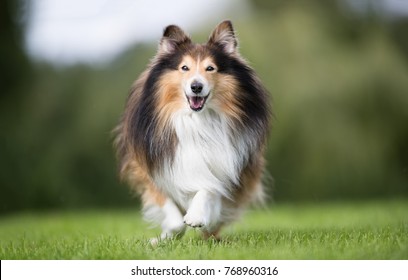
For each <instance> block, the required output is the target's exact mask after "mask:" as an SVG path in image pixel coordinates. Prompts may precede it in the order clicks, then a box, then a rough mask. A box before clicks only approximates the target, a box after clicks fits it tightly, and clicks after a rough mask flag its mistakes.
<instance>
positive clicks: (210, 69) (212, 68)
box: [205, 66, 215, 72]
mask: <svg viewBox="0 0 408 280" xmlns="http://www.w3.org/2000/svg"><path fill="white" fill-rule="evenodd" d="M214 70H215V68H214V67H212V66H208V67H207V68H205V71H207V72H212V71H214Z"/></svg>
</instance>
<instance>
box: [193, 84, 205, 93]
mask: <svg viewBox="0 0 408 280" xmlns="http://www.w3.org/2000/svg"><path fill="white" fill-rule="evenodd" d="M191 90H192V91H193V92H194V93H195V94H199V93H201V91H202V90H203V84H202V83H200V82H197V81H194V82H193V83H192V84H191Z"/></svg>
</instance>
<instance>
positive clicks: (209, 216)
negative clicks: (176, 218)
mask: <svg viewBox="0 0 408 280" xmlns="http://www.w3.org/2000/svg"><path fill="white" fill-rule="evenodd" d="M220 216H221V196H220V195H219V194H214V193H210V192H208V191H206V190H200V191H198V192H197V193H196V195H195V196H194V198H193V199H192V201H191V203H190V206H189V208H188V210H187V214H186V215H185V216H184V223H185V224H186V225H188V226H191V227H203V228H204V229H206V230H211V229H212V228H213V227H215V226H216V225H217V224H218V222H219V220H220Z"/></svg>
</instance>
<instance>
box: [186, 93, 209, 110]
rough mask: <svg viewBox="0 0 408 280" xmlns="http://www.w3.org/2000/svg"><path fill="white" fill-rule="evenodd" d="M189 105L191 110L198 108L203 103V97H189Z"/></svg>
mask: <svg viewBox="0 0 408 280" xmlns="http://www.w3.org/2000/svg"><path fill="white" fill-rule="evenodd" d="M189 99H190V107H191V109H193V110H199V109H201V108H202V107H203V105H204V100H205V99H204V97H199V96H193V97H190V98H189Z"/></svg>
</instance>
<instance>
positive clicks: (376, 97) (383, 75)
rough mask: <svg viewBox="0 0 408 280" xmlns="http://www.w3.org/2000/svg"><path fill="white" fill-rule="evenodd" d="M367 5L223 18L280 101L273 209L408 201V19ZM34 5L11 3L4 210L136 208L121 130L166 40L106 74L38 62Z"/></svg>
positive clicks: (1, 79) (2, 126)
mask: <svg viewBox="0 0 408 280" xmlns="http://www.w3.org/2000/svg"><path fill="white" fill-rule="evenodd" d="M360 2H361V3H366V6H365V10H364V12H362V11H357V10H355V9H354V10H353V7H352V6H353V5H350V4H349V3H350V1H346V0H338V1H334V0H331V1H283V0H279V1H278V0H276V1H262V0H256V1H255V0H254V1H247V5H245V8H246V9H250V13H248V15H247V16H245V17H238V18H235V17H234V15H233V14H228V13H227V14H225V15H224V18H231V19H232V20H233V21H234V25H235V28H236V30H237V34H238V36H239V39H240V51H241V53H242V54H243V56H244V57H246V58H247V60H248V61H249V62H250V63H251V65H252V66H253V67H254V68H255V69H256V70H257V72H258V74H259V75H260V77H261V79H262V80H263V81H264V83H265V85H266V87H267V88H268V90H269V91H270V93H271V95H272V96H273V108H274V113H275V120H274V124H273V129H272V132H271V137H270V141H269V148H268V151H267V161H268V172H269V173H270V174H271V175H272V177H273V182H272V180H269V183H268V184H267V187H268V189H269V190H270V193H271V195H272V197H273V201H276V202H281V201H333V200H361V199H384V198H385V199H388V198H397V197H408V17H407V16H399V17H390V16H385V15H381V13H378V11H377V10H375V9H373V7H376V6H375V5H370V2H373V3H375V2H376V3H379V2H381V1H374V0H373V1H368V0H367V1H360ZM239 3H241V2H239ZM22 6H23V1H1V2H0V36H1V39H0V135H1V136H0V188H1V189H0V214H6V213H11V212H15V211H23V210H31V209H36V210H45V209H48V210H49V209H66V208H89V207H103V208H107V207H131V206H135V205H137V204H138V202H137V200H135V199H134V198H132V196H131V195H130V192H129V191H128V189H127V187H126V186H125V185H123V184H121V183H120V182H119V180H118V176H117V169H116V168H117V167H116V160H115V156H114V152H113V149H112V136H111V130H112V128H113V127H114V126H115V124H116V123H117V121H118V119H119V117H120V114H121V112H122V109H123V106H124V102H125V99H126V96H127V94H128V90H129V88H130V85H131V84H132V82H133V80H134V79H136V78H137V76H138V75H139V74H140V73H141V71H142V70H143V69H144V67H145V65H146V64H147V63H148V62H149V59H150V58H151V57H152V56H153V55H154V54H155V51H156V44H155V43H151V44H147V43H146V44H138V45H134V46H133V47H132V48H130V49H128V50H127V51H126V52H124V53H122V54H121V55H120V56H119V57H117V58H116V59H115V60H114V61H111V62H109V63H106V64H101V65H93V66H92V65H89V64H75V65H70V66H61V65H54V64H52V63H48V62H44V61H41V60H33V59H31V58H30V57H29V56H28V55H27V53H26V51H25V48H24V32H25V30H26V29H27V28H28V26H27V22H26V21H24V20H21V18H22V17H21V16H20V14H21V13H22ZM363 6H364V5H363ZM231 13H232V12H231ZM222 19H223V18H219V19H218V20H217V21H216V22H219V21H221V20H222ZM216 22H211V23H210V22H209V23H208V25H207V26H204V27H203V28H202V29H201V31H199V32H196V33H195V34H192V37H193V39H195V40H198V41H201V42H203V41H204V40H205V39H206V37H207V36H208V35H209V33H210V31H211V30H212V29H213V28H214V26H215V23H216ZM170 23H172V22H169V24H170ZM163 27H164V26H163ZM187 31H188V30H187ZM157 40H159V38H157Z"/></svg>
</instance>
